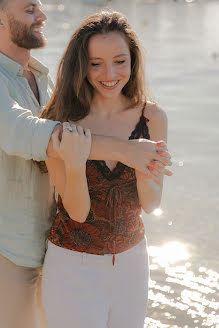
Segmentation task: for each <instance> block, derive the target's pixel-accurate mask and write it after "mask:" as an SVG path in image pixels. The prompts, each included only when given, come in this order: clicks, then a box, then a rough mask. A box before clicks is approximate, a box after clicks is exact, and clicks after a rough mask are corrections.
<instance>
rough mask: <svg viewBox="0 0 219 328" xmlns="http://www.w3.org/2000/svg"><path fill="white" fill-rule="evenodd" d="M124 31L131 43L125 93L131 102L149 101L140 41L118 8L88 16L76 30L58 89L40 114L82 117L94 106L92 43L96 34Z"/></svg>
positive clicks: (58, 117) (62, 63) (59, 118)
mask: <svg viewBox="0 0 219 328" xmlns="http://www.w3.org/2000/svg"><path fill="white" fill-rule="evenodd" d="M109 32H119V33H121V34H122V35H123V36H124V37H125V39H126V40H127V43H128V45H129V49H130V54H131V76H130V79H129V81H128V83H127V84H126V85H125V86H124V88H123V90H122V93H123V94H124V95H125V96H126V97H128V98H130V100H131V104H132V105H133V106H134V105H137V104H139V103H142V102H144V101H146V95H145V89H144V73H143V67H142V66H143V65H142V58H141V51H140V47H139V41H138V39H137V37H136V34H135V33H134V31H133V29H132V28H131V26H130V25H129V24H128V22H127V18H126V17H125V16H124V15H123V14H121V13H118V12H111V11H102V12H100V13H97V14H94V15H92V16H90V17H88V18H87V19H86V20H85V21H84V22H83V23H82V24H81V25H80V26H79V27H78V28H77V29H76V31H75V32H74V33H73V35H72V36H71V39H70V41H69V44H68V46H67V48H66V50H65V52H64V54H63V56H62V59H61V61H60V64H59V67H58V73H57V81H56V86H55V90H54V92H53V95H52V97H51V100H50V101H49V103H48V104H47V105H46V106H45V108H44V109H43V111H42V113H41V114H40V117H42V118H47V119H50V120H56V121H61V122H64V121H67V120H70V121H78V120H80V119H82V118H84V117H85V116H86V115H87V114H88V113H89V110H90V104H91V101H92V96H93V87H92V86H91V84H90V83H89V82H88V80H87V69H88V58H89V57H88V43H89V40H90V38H91V36H93V35H95V34H106V33H109Z"/></svg>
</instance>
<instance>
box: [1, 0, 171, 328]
mask: <svg viewBox="0 0 219 328" xmlns="http://www.w3.org/2000/svg"><path fill="white" fill-rule="evenodd" d="M45 21H46V16H45V14H44V13H43V12H42V10H41V3H40V1H38V0H0V328H12V327H13V328H14V327H16V328H35V327H36V322H35V315H36V314H35V308H36V289H37V284H38V278H39V274H40V267H41V265H42V263H43V258H44V254H45V240H46V232H47V231H48V229H49V227H50V224H51V218H52V216H53V214H54V211H55V208H54V201H53V200H54V199H53V187H52V186H51V185H50V182H49V179H48V175H47V174H42V173H41V172H40V170H39V168H38V167H37V165H36V163H35V161H44V160H45V159H47V158H48V156H52V157H57V156H58V155H57V154H56V152H55V151H54V149H53V143H52V138H51V135H52V134H53V140H54V136H55V138H56V141H57V138H58V135H57V133H56V132H53V131H54V129H55V127H56V126H57V125H59V126H61V125H60V123H59V122H53V121H49V120H44V119H39V118H38V114H39V111H40V109H41V108H42V106H44V105H45V104H46V103H47V102H48V100H49V97H50V95H51V93H52V89H53V84H52V82H51V80H50V77H49V75H48V69H47V68H46V67H44V66H43V65H42V64H41V63H39V62H38V61H37V60H36V59H34V58H32V57H31V56H30V50H31V49H34V48H41V47H43V46H44V45H45V44H46V39H45V37H44V35H43V31H42V29H43V26H44V23H45ZM164 150H165V145H164ZM90 158H91V159H96V160H98V159H105V160H110V159H111V160H119V161H121V162H123V163H125V164H126V165H129V166H131V167H134V168H136V169H138V170H140V171H142V172H143V173H145V174H147V175H148V176H152V175H151V173H150V172H149V171H148V169H147V165H148V163H149V161H150V159H157V160H161V161H162V162H163V163H164V164H165V165H168V164H169V159H164V158H163V159H162V158H161V157H160V156H159V155H158V154H157V153H156V147H155V143H153V142H149V141H148V142H146V143H136V142H131V141H121V140H118V139H116V138H107V137H98V136H93V138H92V150H91V154H90ZM152 177H153V179H154V176H152Z"/></svg>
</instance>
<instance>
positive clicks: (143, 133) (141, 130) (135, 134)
mask: <svg viewBox="0 0 219 328" xmlns="http://www.w3.org/2000/svg"><path fill="white" fill-rule="evenodd" d="M145 107H146V102H145V103H144V105H143V107H142V112H141V117H140V120H139V122H138V123H137V125H136V127H135V129H134V130H133V131H132V134H131V136H130V137H129V139H139V138H145V139H150V135H149V130H148V126H147V122H149V120H148V119H147V118H146V117H145V116H144V110H145Z"/></svg>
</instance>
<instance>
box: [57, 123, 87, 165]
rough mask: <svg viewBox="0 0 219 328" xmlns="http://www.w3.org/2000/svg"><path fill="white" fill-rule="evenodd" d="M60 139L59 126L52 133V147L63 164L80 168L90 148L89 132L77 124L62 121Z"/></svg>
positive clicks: (84, 162)
mask: <svg viewBox="0 0 219 328" xmlns="http://www.w3.org/2000/svg"><path fill="white" fill-rule="evenodd" d="M62 126H63V133H62V140H61V142H60V141H59V138H58V135H59V128H57V130H56V131H55V133H53V135H52V140H53V147H54V150H55V151H56V152H57V153H58V155H59V157H60V158H61V159H62V160H63V161H64V162H65V166H66V167H69V168H72V169H80V168H81V167H82V166H84V165H85V164H86V161H87V159H88V156H89V154H90V150H91V132H90V130H89V129H83V128H82V127H81V126H79V125H74V124H71V125H70V123H68V122H64V123H63V124H62Z"/></svg>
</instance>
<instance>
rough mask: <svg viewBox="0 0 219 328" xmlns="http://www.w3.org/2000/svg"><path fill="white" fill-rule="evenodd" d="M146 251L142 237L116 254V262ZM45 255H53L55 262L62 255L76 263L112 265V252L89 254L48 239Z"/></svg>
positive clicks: (61, 257)
mask: <svg viewBox="0 0 219 328" xmlns="http://www.w3.org/2000/svg"><path fill="white" fill-rule="evenodd" d="M146 252H147V240H146V238H143V239H142V240H141V241H140V242H139V243H138V244H137V245H135V246H133V247H132V248H130V249H128V250H126V251H124V252H121V253H118V254H116V262H121V261H123V260H125V259H126V258H130V257H131V256H134V257H136V256H137V255H139V256H142V255H145V253H146ZM47 255H49V256H50V257H51V258H52V257H54V258H55V260H56V263H57V258H60V260H61V259H63V257H65V258H69V259H73V260H74V262H78V263H90V264H95V265H96V264H100V265H101V264H109V266H110V267H111V266H112V257H113V255H112V254H103V255H102V256H100V255H96V254H89V253H86V252H77V251H72V250H69V249H65V248H63V247H59V246H57V245H55V244H54V243H52V242H50V241H48V249H47ZM61 262H62V260H61ZM61 262H60V263H61Z"/></svg>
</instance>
